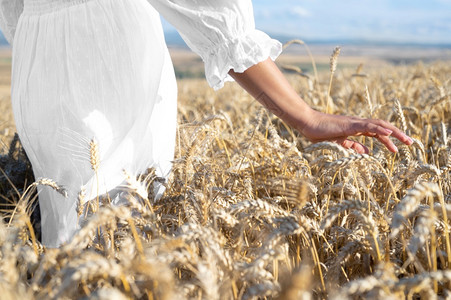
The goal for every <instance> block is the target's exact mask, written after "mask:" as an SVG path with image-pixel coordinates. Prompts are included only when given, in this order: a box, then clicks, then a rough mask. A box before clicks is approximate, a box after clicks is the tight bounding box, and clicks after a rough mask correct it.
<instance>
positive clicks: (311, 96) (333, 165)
mask: <svg viewBox="0 0 451 300" xmlns="http://www.w3.org/2000/svg"><path fill="white" fill-rule="evenodd" d="M331 51H332V49H331ZM284 68H285V69H287V70H288V69H290V74H289V75H288V76H289V79H290V81H291V82H292V84H293V86H294V87H295V89H296V90H297V91H298V92H299V93H300V95H301V96H302V97H303V98H304V99H305V100H306V101H307V102H308V103H309V104H311V105H312V106H313V107H315V108H316V109H318V110H325V109H326V103H329V109H331V110H332V111H333V112H334V113H338V114H352V115H357V116H360V117H365V118H381V119H385V120H389V121H391V122H393V123H394V124H396V125H397V126H399V127H400V128H401V129H403V130H405V131H406V132H407V133H408V134H409V135H410V136H411V137H412V138H414V144H413V145H412V146H410V147H407V146H403V145H400V144H398V148H399V152H398V153H397V154H393V153H390V152H388V151H387V150H386V149H385V148H384V147H383V146H382V145H381V144H380V143H379V142H377V141H376V140H372V139H368V138H364V137H362V138H359V140H360V141H362V142H363V143H365V144H366V145H367V146H368V148H369V149H370V153H369V155H360V154H356V153H354V152H352V151H348V150H346V149H344V148H342V147H340V146H338V145H336V144H333V143H328V142H325V143H319V144H314V145H312V144H310V143H309V142H307V141H306V140H305V139H303V138H302V137H301V136H299V135H298V134H297V133H296V132H293V131H292V130H291V129H290V128H289V127H287V126H286V125H285V124H284V123H283V122H281V121H279V120H278V119H277V118H276V117H274V116H273V115H271V114H270V113H268V112H267V111H266V110H265V109H263V108H262V107H261V106H260V105H259V104H258V103H257V102H256V101H255V100H253V99H251V97H250V96H248V95H247V94H246V93H245V92H244V91H243V90H241V89H240V88H239V87H238V86H237V85H236V84H228V85H226V87H225V88H223V89H222V90H220V91H219V92H214V91H213V90H211V89H210V88H208V87H207V85H206V83H205V81H204V80H200V79H184V80H181V81H180V82H179V95H180V97H179V128H178V137H177V149H176V157H175V161H174V168H173V173H172V175H171V177H170V180H169V182H168V184H167V191H166V193H165V194H164V196H163V197H162V198H161V199H159V200H158V201H154V198H153V197H152V188H151V187H152V182H153V181H155V180H158V178H156V177H155V176H154V175H153V173H152V171H149V173H148V174H147V175H146V176H141V177H140V178H138V179H135V178H131V177H129V178H127V182H128V186H129V204H128V205H126V206H121V207H110V206H103V207H100V209H98V210H97V212H96V213H95V214H92V216H91V217H90V218H88V220H87V221H86V222H85V223H84V225H83V227H82V229H81V230H80V231H79V232H78V234H77V235H76V236H75V238H74V239H73V240H72V241H71V242H70V243H68V244H66V245H63V246H62V247H61V248H58V249H45V248H44V247H42V246H41V245H40V243H39V241H38V238H37V237H36V234H38V232H36V231H39V228H38V226H36V224H32V223H33V220H34V219H35V218H31V219H30V217H29V216H30V208H31V207H33V203H34V202H35V196H34V194H33V191H34V190H35V188H36V185H46V186H48V187H45V188H54V189H56V190H59V191H61V189H63V188H64V187H59V186H58V185H57V183H54V182H52V181H51V178H49V179H41V180H40V181H38V182H35V183H34V184H32V185H31V186H29V187H28V190H27V191H26V192H25V193H24V191H25V186H24V185H25V182H26V181H27V180H28V182H27V183H28V184H30V183H31V182H30V180H32V179H30V178H31V177H30V174H29V166H27V163H26V161H25V157H24V154H23V153H22V152H21V151H20V147H19V146H18V143H17V142H16V141H14V142H13V143H12V147H11V148H9V146H7V144H9V143H10V141H11V140H12V138H13V135H14V128H13V121H12V117H11V116H10V115H7V114H5V116H2V119H1V122H0V132H1V134H2V141H3V142H4V144H5V145H4V147H3V148H4V150H3V155H2V156H1V158H0V167H1V170H0V172H1V174H0V176H1V177H0V191H1V193H2V198H3V200H2V201H3V203H4V204H3V205H2V211H3V214H4V216H5V217H6V218H5V220H4V221H3V222H2V223H1V224H0V262H1V263H0V292H1V295H0V298H2V299H65V298H66V299H76V298H81V299H86V298H90V299H91V298H92V299H109V300H110V299H129V298H137V299H326V298H328V299H359V298H365V299H367V298H368V299H405V298H406V297H407V299H418V298H420V297H421V298H423V299H436V298H450V297H451V242H450V225H451V223H450V222H449V220H448V218H451V149H450V143H451V139H450V136H451V132H450V129H449V128H451V109H450V107H451V105H450V102H451V98H450V92H451V80H450V76H449V74H451V62H450V61H442V62H435V63H416V64H411V65H400V66H389V65H387V66H383V67H382V66H380V67H375V66H373V67H371V68H366V65H363V66H359V67H357V68H355V67H353V68H340V58H338V69H337V71H336V72H335V74H333V76H331V74H330V72H329V71H328V70H327V71H325V70H320V71H319V73H318V75H317V76H316V75H315V72H313V71H312V72H309V73H308V74H305V73H303V71H302V70H300V69H299V68H297V67H289V66H284ZM5 74H6V75H5V76H8V75H9V74H7V73H5ZM331 80H332V81H331ZM5 82H6V84H5ZM0 84H2V87H1V88H2V89H6V90H7V88H5V87H4V86H7V80H6V81H5V80H4V78H3V77H1V78H0ZM329 87H330V88H329ZM329 89H330V98H329V96H328V95H327V94H328V90H329ZM2 91H3V90H2ZM5 97H6V98H7V96H5ZM5 97H4V98H5ZM4 100H5V99H3V100H2V102H1V104H0V107H1V108H2V109H4V110H5V109H8V105H9V104H8V102H7V101H6V102H5V101H4ZM7 100H8V99H7ZM100 163H101V160H100ZM27 172H28V173H27ZM7 177H8V178H10V180H9V179H7ZM12 183H14V185H15V186H16V187H17V190H15V189H13V188H12V185H11V184H12ZM147 191H149V193H148V192H147ZM55 192H56V191H55ZM8 203H9V204H8ZM82 205H83V203H80V206H82ZM85 205H89V203H88V204H85ZM82 209H83V207H81V210H82ZM11 216H12V218H11Z"/></svg>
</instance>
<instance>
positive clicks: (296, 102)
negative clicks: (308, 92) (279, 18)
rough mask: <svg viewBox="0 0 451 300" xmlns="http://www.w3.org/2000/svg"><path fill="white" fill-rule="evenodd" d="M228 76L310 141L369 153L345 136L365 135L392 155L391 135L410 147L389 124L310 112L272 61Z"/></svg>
mask: <svg viewBox="0 0 451 300" xmlns="http://www.w3.org/2000/svg"><path fill="white" fill-rule="evenodd" d="M229 74H230V75H231V76H232V77H233V78H234V79H235V81H236V82H238V83H239V84H240V85H241V86H242V87H243V88H244V89H245V90H246V91H247V92H248V93H249V94H251V95H252V96H253V97H254V98H255V99H256V100H257V101H258V102H260V103H261V104H262V105H263V106H265V107H266V108H267V109H268V110H270V111H271V112H273V113H274V114H275V115H277V116H278V117H279V118H281V119H282V120H284V121H285V122H286V123H287V124H288V125H290V126H292V127H293V128H295V129H296V130H298V131H299V132H300V133H301V134H303V135H304V136H305V137H306V138H308V139H309V140H310V141H312V142H320V141H334V142H337V143H339V144H340V145H342V146H343V147H345V148H352V149H354V150H355V151H357V152H358V153H368V148H366V147H365V146H364V145H362V144H360V143H358V142H355V141H351V140H349V139H348V137H350V136H360V135H364V136H369V137H374V138H377V139H378V140H379V141H381V142H382V143H383V144H384V145H385V146H386V147H387V148H388V149H389V150H390V151H392V152H396V151H397V150H398V149H397V148H396V146H395V145H394V144H393V142H392V141H391V140H390V138H389V137H390V136H391V137H394V138H397V139H398V140H400V141H401V142H403V143H404V144H406V145H411V144H412V140H411V139H410V138H409V137H408V136H407V135H405V134H404V133H403V132H402V131H401V130H399V129H398V128H396V127H395V126H393V125H391V124H390V123H388V122H385V121H382V120H370V119H361V118H357V117H347V116H339V115H330V114H325V113H321V112H318V111H315V110H313V109H312V108H310V106H308V105H307V104H306V103H305V102H304V101H303V100H302V99H301V98H300V97H299V95H298V94H297V93H296V91H295V90H293V88H292V87H291V85H290V84H289V82H288V81H287V80H286V78H285V76H283V74H282V72H280V70H279V68H278V67H277V66H276V64H274V62H273V61H272V60H271V59H267V60H265V61H263V62H261V63H258V64H256V65H254V66H252V67H250V68H249V69H247V70H246V71H244V72H243V73H236V72H234V71H233V70H231V71H230V72H229Z"/></svg>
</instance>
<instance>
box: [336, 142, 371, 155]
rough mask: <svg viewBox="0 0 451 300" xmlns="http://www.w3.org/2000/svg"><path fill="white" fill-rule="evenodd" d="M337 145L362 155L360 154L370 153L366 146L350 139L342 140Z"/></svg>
mask: <svg viewBox="0 0 451 300" xmlns="http://www.w3.org/2000/svg"><path fill="white" fill-rule="evenodd" d="M337 143H339V144H340V145H341V146H343V147H344V148H346V149H354V150H355V151H356V152H357V153H360V154H363V153H369V152H370V150H369V149H368V148H367V147H366V146H365V145H362V144H360V143H359V142H356V141H351V140H348V139H341V140H338V141H337Z"/></svg>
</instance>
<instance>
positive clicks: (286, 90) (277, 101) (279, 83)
mask: <svg viewBox="0 0 451 300" xmlns="http://www.w3.org/2000/svg"><path fill="white" fill-rule="evenodd" d="M229 74H230V76H232V77H233V78H234V79H235V81H236V82H237V83H238V84H240V85H241V86H242V87H243V88H244V89H245V90H246V91H247V92H248V93H249V94H250V95H251V96H253V97H254V98H255V99H256V100H257V101H258V102H260V103H261V104H262V105H264V106H265V107H266V108H267V109H268V110H270V111H271V112H272V113H274V114H275V115H276V116H278V117H279V118H281V119H282V120H284V121H285V122H286V123H287V124H289V125H290V126H292V127H294V128H296V129H297V130H299V131H301V132H302V129H303V127H304V126H305V124H306V122H307V121H308V117H309V115H311V111H312V109H311V108H310V107H309V106H308V105H307V104H306V103H305V102H304V101H303V100H302V99H301V97H299V95H298V94H297V93H296V91H295V90H294V89H293V88H292V87H291V85H290V83H289V82H288V81H287V79H286V78H285V76H284V75H283V74H282V72H281V71H280V70H279V68H278V67H277V66H276V64H275V63H274V62H273V61H272V60H271V59H267V60H265V61H263V62H261V63H258V64H256V65H254V66H252V67H250V68H249V69H247V70H246V71H244V72H243V73H236V72H234V71H233V70H231V71H230V72H229Z"/></svg>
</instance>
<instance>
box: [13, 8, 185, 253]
mask: <svg viewBox="0 0 451 300" xmlns="http://www.w3.org/2000/svg"><path fill="white" fill-rule="evenodd" d="M176 97H177V88H176V82H175V76H174V72H173V67H172V63H171V60H170V57H169V54H168V50H167V47H166V44H165V42H164V36H163V31H162V28H161V22H160V17H159V15H158V13H157V12H156V11H155V10H154V9H153V7H152V6H151V5H150V4H149V3H148V2H147V1H146V0H25V3H24V12H23V14H22V15H21V17H20V19H19V22H18V26H17V29H16V34H15V37H14V46H13V70H12V90H11V98H12V102H13V111H14V117H15V121H16V126H17V131H18V133H19V136H20V138H21V141H22V143H23V146H24V148H25V151H26V152H27V154H28V156H29V158H30V161H31V163H32V166H33V171H34V174H35V177H36V178H49V179H52V180H54V181H56V182H57V183H58V184H60V185H62V186H64V187H65V188H66V190H67V193H68V197H67V198H65V197H63V196H62V195H60V194H58V193H57V192H55V191H54V190H52V189H51V188H49V187H41V188H40V189H39V202H40V207H41V218H42V220H41V223H42V224H41V225H42V242H43V244H44V245H46V246H47V247H58V246H60V245H61V244H62V243H65V242H67V241H68V240H70V238H71V237H72V236H73V235H74V233H75V232H76V231H77V229H78V228H79V224H78V223H79V218H78V215H77V197H78V194H79V192H80V190H81V189H82V188H83V189H85V190H86V194H87V196H86V199H93V198H95V197H96V196H97V194H104V193H107V192H108V191H111V190H113V189H115V188H117V187H118V186H120V185H121V183H123V181H124V173H123V170H126V171H128V172H129V173H130V174H139V173H141V172H144V171H145V170H146V169H147V168H149V167H155V169H156V171H157V175H159V176H162V177H166V176H167V175H168V173H169V171H170V168H171V160H172V159H173V154H174V146H175V131H176ZM91 141H94V142H95V143H96V144H97V145H98V153H99V158H100V163H99V166H98V170H97V172H95V171H94V170H93V168H92V164H91V161H90V150H91V147H90V142H91Z"/></svg>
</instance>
